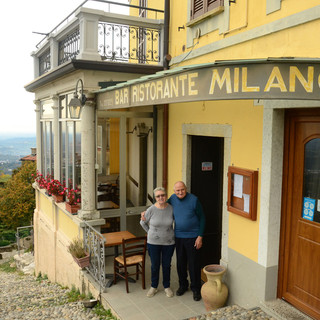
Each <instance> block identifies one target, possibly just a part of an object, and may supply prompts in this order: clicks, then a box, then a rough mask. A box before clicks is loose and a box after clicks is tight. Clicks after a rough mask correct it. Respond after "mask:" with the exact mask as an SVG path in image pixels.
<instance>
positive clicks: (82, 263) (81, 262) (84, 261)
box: [73, 254, 90, 269]
mask: <svg viewBox="0 0 320 320" xmlns="http://www.w3.org/2000/svg"><path fill="white" fill-rule="evenodd" d="M73 260H74V261H75V262H76V263H77V264H78V266H79V267H80V268H82V269H83V268H85V267H89V265H90V256H89V254H87V255H86V256H85V257H83V258H76V257H73Z"/></svg>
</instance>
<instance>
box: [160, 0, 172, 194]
mask: <svg viewBox="0 0 320 320" xmlns="http://www.w3.org/2000/svg"><path fill="white" fill-rule="evenodd" d="M169 19H170V0H165V4H164V56H165V59H164V61H165V62H164V69H169V61H170V59H171V57H170V55H169V23H170V20H169ZM168 109H169V105H168V104H165V105H163V158H162V166H163V173H162V185H163V187H164V188H165V189H168V112H169V110H168Z"/></svg>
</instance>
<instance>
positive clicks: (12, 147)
mask: <svg viewBox="0 0 320 320" xmlns="http://www.w3.org/2000/svg"><path fill="white" fill-rule="evenodd" d="M35 147H36V137H35V136H33V137H30V136H26V137H7V138H6V137H4V136H1V135H0V160H5V159H8V156H17V157H24V156H27V155H29V154H30V153H31V148H35ZM9 158H10V157H9Z"/></svg>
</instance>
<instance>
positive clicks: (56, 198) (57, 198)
mask: <svg viewBox="0 0 320 320" xmlns="http://www.w3.org/2000/svg"><path fill="white" fill-rule="evenodd" d="M52 197H53V199H54V201H55V202H57V203H59V202H63V201H64V195H63V194H57V195H56V194H53V195H52Z"/></svg>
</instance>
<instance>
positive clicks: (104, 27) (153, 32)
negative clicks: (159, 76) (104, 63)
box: [99, 22, 160, 63]
mask: <svg viewBox="0 0 320 320" xmlns="http://www.w3.org/2000/svg"><path fill="white" fill-rule="evenodd" d="M99 30H100V32H99V34H100V37H99V53H100V55H101V57H102V59H103V60H111V61H119V62H129V60H134V61H137V62H138V63H148V62H159V61H160V52H159V51H160V49H159V48H160V42H159V39H160V30H157V29H152V28H144V27H138V26H128V25H117V24H113V23H112V24H111V23H106V22H100V23H99ZM148 48H151V49H148ZM147 51H148V52H151V54H147Z"/></svg>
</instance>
